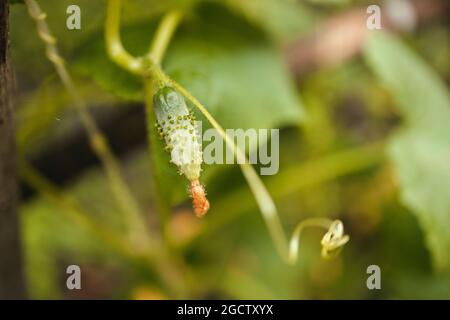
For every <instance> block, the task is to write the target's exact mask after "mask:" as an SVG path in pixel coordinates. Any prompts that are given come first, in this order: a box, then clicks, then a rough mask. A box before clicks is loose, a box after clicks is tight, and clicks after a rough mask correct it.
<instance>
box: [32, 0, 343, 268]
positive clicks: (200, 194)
mask: <svg viewBox="0 0 450 320" xmlns="http://www.w3.org/2000/svg"><path fill="white" fill-rule="evenodd" d="M25 3H26V5H27V6H28V9H29V12H30V15H31V16H32V18H33V19H35V21H36V24H37V29H38V33H39V35H40V37H41V39H42V40H43V41H44V43H45V44H46V47H47V56H48V58H49V59H50V60H51V61H52V62H53V64H54V65H55V68H56V70H57V73H58V74H59V76H60V78H61V80H62V82H63V83H64V85H65V86H66V88H67V90H68V92H69V93H70V94H71V96H72V98H73V100H74V102H76V103H75V106H76V108H77V110H78V112H79V116H80V118H81V120H82V122H83V124H84V126H85V127H86V130H87V132H88V133H89V136H90V140H91V145H92V148H93V150H94V151H95V152H96V154H97V156H98V157H99V158H100V159H101V161H102V164H103V166H104V167H105V170H106V173H107V176H108V178H109V179H110V180H111V185H112V188H113V191H114V195H115V197H116V198H117V201H118V203H119V204H120V207H121V208H123V211H124V212H126V213H127V216H128V217H129V219H128V220H130V223H129V224H130V226H131V227H130V232H131V233H132V234H133V233H135V232H138V234H143V235H146V238H145V239H144V240H143V241H145V242H146V243H150V242H153V243H152V245H155V241H153V238H152V237H149V236H148V232H147V230H143V228H144V226H145V223H144V222H143V221H142V215H141V213H140V209H139V206H138V205H137V202H136V201H135V200H134V197H133V196H132V193H131V191H130V190H129V188H128V187H127V185H126V183H125V182H124V179H123V177H122V175H121V172H120V169H119V165H118V162H117V160H116V159H115V158H114V156H113V154H112V152H111V150H110V148H109V145H108V142H107V140H106V138H105V137H104V136H103V135H102V134H101V132H100V131H99V130H98V128H97V126H96V124H95V122H94V121H93V119H92V118H91V116H90V114H89V112H88V111H87V107H86V104H85V103H84V101H83V100H82V99H81V98H80V97H79V95H78V94H77V92H76V90H75V86H74V84H73V81H72V80H71V78H70V76H69V74H68V72H67V70H66V68H65V66H64V60H63V58H62V57H61V56H60V55H59V53H58V50H57V47H56V39H55V38H54V37H53V35H52V34H51V32H50V30H49V29H48V26H47V25H46V23H45V14H44V13H42V11H41V10H40V9H39V7H38V5H37V3H36V1H35V0H25ZM120 15H121V0H107V7H106V21H105V41H106V48H107V52H108V55H109V57H110V59H111V60H112V61H114V62H115V63H116V64H117V65H119V66H120V67H121V68H123V69H124V70H126V71H128V72H130V73H132V74H134V75H136V76H139V77H141V78H142V80H143V84H144V90H145V93H146V97H147V98H146V112H147V127H148V133H149V137H150V147H151V148H153V146H154V143H157V139H156V140H155V137H156V138H157V135H158V133H159V134H160V135H161V137H162V139H163V140H164V143H165V144H166V148H167V151H168V152H170V156H171V162H173V163H174V164H175V165H176V166H177V167H178V170H179V172H180V174H183V175H184V176H186V178H187V179H188V180H189V181H190V192H191V196H192V200H193V206H194V211H195V212H196V214H197V216H203V215H204V214H205V213H206V211H207V210H208V209H209V206H210V204H209V202H208V200H207V199H206V196H205V191H204V188H203V186H202V185H201V183H200V182H199V179H200V172H201V163H202V154H201V148H200V143H199V142H198V141H197V140H196V139H197V136H196V128H195V119H194V118H193V115H192V114H191V113H190V112H189V111H188V109H187V107H186V102H185V99H186V100H188V101H190V102H191V103H192V105H193V106H194V107H195V108H197V109H198V110H199V111H200V112H201V113H202V114H203V115H204V117H205V118H206V119H207V120H208V121H209V122H210V123H211V125H212V126H213V127H214V128H215V129H216V130H217V131H218V132H219V134H220V135H221V137H222V138H223V139H224V141H225V143H226V144H227V146H228V147H229V148H231V149H232V150H235V157H236V158H237V159H238V163H239V164H240V168H241V171H242V173H243V175H244V177H245V179H246V181H247V183H248V185H249V187H250V190H251V192H252V193H253V195H254V197H255V200H256V202H257V204H258V207H259V209H260V211H261V214H262V217H263V219H264V221H265V223H266V226H267V228H268V231H269V234H270V236H271V238H272V241H273V242H274V245H275V247H276V249H277V251H278V253H279V254H280V256H281V257H282V258H283V259H284V260H285V261H286V262H287V263H289V264H294V263H295V262H296V260H297V258H298V252H299V242H300V235H301V232H302V230H303V229H304V228H306V227H319V228H324V229H326V230H327V232H326V234H325V235H324V237H323V238H322V241H321V244H322V256H324V257H328V256H331V255H333V254H335V253H337V252H338V251H339V250H340V249H341V248H342V247H343V245H345V244H346V243H347V242H348V240H349V237H348V235H345V234H344V229H343V224H342V222H341V221H339V220H335V221H332V220H330V219H327V218H312V219H306V220H304V221H302V222H301V223H300V224H298V225H297V227H296V228H295V229H294V232H293V234H292V236H291V238H290V240H288V237H287V236H286V234H285V232H284V229H283V226H282V223H281V221H280V218H279V215H278V212H277V209H276V206H275V203H274V201H273V199H272V197H271V196H270V194H269V192H268V191H267V189H266V187H265V185H264V183H263V182H262V180H261V178H260V177H259V176H258V174H257V173H256V171H255V169H254V168H253V167H252V165H251V164H250V163H249V161H248V159H247V156H246V155H245V153H244V151H243V150H241V149H240V148H239V147H238V146H236V145H235V143H234V141H233V140H232V139H231V138H230V137H229V136H228V135H227V134H226V133H225V131H224V129H223V128H222V127H221V125H220V124H219V123H218V122H217V120H216V119H215V118H214V117H213V116H212V115H211V114H210V113H209V111H208V110H207V108H206V107H205V106H204V105H203V104H202V103H201V102H200V101H199V100H198V99H197V98H196V97H195V96H193V95H192V94H191V93H190V92H189V91H188V90H187V89H185V88H184V87H183V86H182V85H181V84H179V83H178V82H176V81H175V80H173V79H172V78H171V77H169V76H168V75H167V74H166V73H165V72H164V70H163V69H162V67H161V62H162V60H163V58H164V55H165V52H166V51H167V48H168V46H169V44H170V41H171V39H172V37H173V35H174V33H175V31H176V28H177V26H178V25H179V23H180V22H181V20H182V18H183V13H182V12H181V11H179V10H174V11H171V12H168V13H167V14H166V15H165V16H164V17H163V18H162V20H161V22H160V24H159V26H158V28H157V30H156V34H155V36H154V39H153V41H152V43H151V45H150V48H149V50H148V52H147V53H146V54H145V55H143V56H140V57H135V56H133V55H131V54H130V53H129V52H128V51H127V50H126V49H125V48H124V47H123V44H122V41H121V37H120ZM155 125H156V128H157V130H158V132H157V131H156V130H155ZM152 156H153V152H152ZM28 173H30V171H28ZM28 176H30V177H31V180H33V178H34V180H35V181H37V180H39V179H36V177H33V175H32V174H29V175H28ZM38 182H39V181H38ZM37 184H38V185H39V183H37ZM41 185H42V183H41ZM163 207H164V206H161V210H158V212H159V213H160V214H161V221H162V222H163V223H162V225H163V227H164V224H165V222H167V219H168V215H167V210H166V209H164V208H163ZM164 229H165V228H164ZM162 232H163V233H164V232H165V231H164V230H162ZM140 241H142V238H141V239H140ZM156 242H157V241H156ZM163 256H164V255H163ZM164 265H167V264H164ZM163 269H164V268H163ZM168 277H170V276H168Z"/></svg>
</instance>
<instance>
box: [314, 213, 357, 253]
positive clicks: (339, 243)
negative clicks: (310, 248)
mask: <svg viewBox="0 0 450 320" xmlns="http://www.w3.org/2000/svg"><path fill="white" fill-rule="evenodd" d="M349 240H350V237H349V236H348V235H346V234H344V225H343V224H342V221H340V220H335V221H333V223H331V225H330V228H329V229H328V232H327V233H325V235H324V236H323V238H322V241H321V242H320V244H321V245H322V257H324V258H328V257H331V256H333V255H335V254H336V253H337V252H339V251H340V250H341V249H342V247H343V246H344V245H345V244H346V243H347V242H348V241H349Z"/></svg>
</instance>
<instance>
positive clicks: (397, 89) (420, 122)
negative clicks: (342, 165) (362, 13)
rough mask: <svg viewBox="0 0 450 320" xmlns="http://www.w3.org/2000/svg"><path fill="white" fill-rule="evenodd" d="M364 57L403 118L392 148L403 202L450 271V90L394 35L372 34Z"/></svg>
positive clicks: (437, 259)
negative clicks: (417, 220) (389, 92)
mask: <svg viewBox="0 0 450 320" xmlns="http://www.w3.org/2000/svg"><path fill="white" fill-rule="evenodd" d="M365 55H366V58H367V61H368V62H369V65H370V66H371V68H372V69H373V70H374V72H375V73H376V74H377V76H378V77H379V78H380V80H381V81H382V82H383V83H384V84H385V85H386V86H387V87H388V89H389V90H390V91H391V92H392V94H393V96H394V98H395V100H396V103H397V105H398V107H399V110H400V112H401V114H402V115H403V117H404V121H405V123H404V126H403V128H401V129H400V130H399V131H398V132H397V134H395V135H394V136H393V137H392V139H391V143H390V147H389V150H388V152H389V156H390V158H391V160H392V161H393V163H394V165H395V167H396V170H397V175H398V179H399V183H400V191H401V198H402V201H403V203H404V204H405V205H406V206H407V207H409V208H410V209H411V210H413V211H414V212H415V214H416V215H417V217H418V219H419V221H420V223H421V225H422V228H423V229H424V230H425V233H426V237H427V243H428V247H429V249H430V250H431V252H432V254H433V257H434V260H435V265H436V267H437V268H439V269H444V268H450V251H449V248H450V232H448V230H449V229H450V95H449V92H448V90H447V89H446V87H445V85H444V84H443V83H442V81H441V80H440V79H439V76H438V75H437V74H436V73H435V72H434V71H433V70H432V69H431V68H430V67H428V66H427V65H426V64H425V63H424V62H423V60H422V59H421V58H420V57H418V56H417V55H416V54H414V53H413V52H411V51H410V50H409V49H408V47H406V46H405V45H404V44H402V42H401V41H399V40H398V39H396V38H395V37H393V36H390V35H387V34H383V33H377V34H374V35H373V36H371V37H370V39H369V41H368V44H367V47H366V50H365Z"/></svg>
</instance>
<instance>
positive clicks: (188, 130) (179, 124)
mask: <svg viewBox="0 0 450 320" xmlns="http://www.w3.org/2000/svg"><path fill="white" fill-rule="evenodd" d="M153 102H154V109H155V114H156V119H157V122H158V123H157V128H158V131H159V134H160V136H161V138H162V139H164V142H165V144H166V150H167V151H168V152H170V157H171V162H172V163H174V164H175V165H176V166H177V167H178V170H179V173H180V174H183V175H185V176H186V178H187V179H188V180H189V181H195V180H198V179H199V178H200V172H201V164H202V161H203V160H202V159H203V158H202V149H201V144H200V143H199V140H198V134H197V130H196V127H195V117H194V115H193V114H192V113H190V112H189V109H188V107H187V105H186V102H185V100H184V98H183V96H181V94H180V93H178V91H176V90H175V89H173V88H171V87H163V88H161V89H159V90H158V92H157V93H156V94H155V95H154V98H153Z"/></svg>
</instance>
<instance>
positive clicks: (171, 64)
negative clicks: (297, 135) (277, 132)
mask: <svg viewBox="0 0 450 320" xmlns="http://www.w3.org/2000/svg"><path fill="white" fill-rule="evenodd" d="M226 12H227V11H226V10H224V9H223V8H221V9H218V8H217V7H216V6H215V7H213V6H206V7H204V6H203V7H202V9H201V10H199V11H198V12H197V15H196V16H195V17H194V19H192V20H189V21H188V22H187V23H185V24H184V25H183V26H182V28H181V30H179V32H178V33H177V36H176V38H175V39H174V41H173V43H172V44H171V46H170V50H169V52H168V55H167V58H166V59H165V63H164V68H165V69H166V70H167V71H168V72H169V74H171V75H172V76H173V77H174V78H175V79H176V80H178V81H179V82H180V83H181V84H183V85H185V86H186V87H187V88H188V89H189V90H191V91H192V93H193V94H194V95H196V96H197V98H199V99H200V101H202V102H203V103H204V104H205V105H206V106H207V107H208V109H209V110H210V111H211V113H212V114H213V115H214V116H215V117H216V118H217V119H218V120H219V121H220V122H221V123H222V124H223V125H224V126H225V127H239V128H250V127H256V128H265V127H266V128H269V127H280V126H283V125H289V124H297V123H298V122H299V121H300V119H301V116H302V109H301V105H300V103H299V100H298V97H297V94H296V90H295V87H294V85H293V83H292V81H291V79H290V78H289V75H288V73H287V71H286V69H285V66H284V65H283V61H282V58H281V55H280V54H279V53H278V52H277V51H276V50H274V49H273V48H272V47H271V46H270V45H269V44H268V41H267V40H266V39H265V38H264V37H263V36H262V34H261V32H258V31H256V30H254V29H253V28H252V27H250V26H249V25H247V24H245V23H244V22H242V21H241V20H239V19H236V18H235V17H234V16H232V15H230V14H228V13H226ZM154 29H155V24H152V23H146V24H140V25H135V26H132V27H129V28H124V29H123V32H122V38H123V39H124V42H125V47H126V48H127V49H129V50H130V51H131V52H132V53H133V54H143V53H145V50H146V49H147V48H148V45H149V43H150V40H151V37H152V30H154ZM75 53H76V56H75V62H74V64H75V67H76V69H77V70H79V71H82V72H83V73H87V74H89V75H91V76H92V77H93V78H94V79H95V80H96V81H97V82H98V83H99V84H100V85H102V86H103V87H104V88H106V89H108V90H109V91H111V92H112V93H114V94H116V95H117V96H119V97H122V98H125V99H131V100H142V99H143V89H142V84H141V81H140V79H139V78H136V77H134V76H132V75H129V74H127V73H126V72H125V71H123V70H121V69H120V68H119V67H117V66H116V65H114V64H113V63H112V62H111V61H110V60H109V58H108V57H107V55H106V50H105V47H104V40H103V33H100V34H97V35H94V36H93V37H92V38H91V39H90V40H88V42H87V43H85V44H83V45H82V46H81V47H80V48H79V49H78V50H76V51H75Z"/></svg>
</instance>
